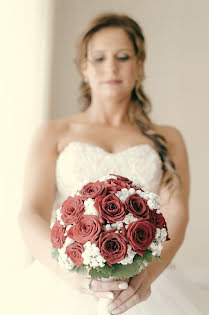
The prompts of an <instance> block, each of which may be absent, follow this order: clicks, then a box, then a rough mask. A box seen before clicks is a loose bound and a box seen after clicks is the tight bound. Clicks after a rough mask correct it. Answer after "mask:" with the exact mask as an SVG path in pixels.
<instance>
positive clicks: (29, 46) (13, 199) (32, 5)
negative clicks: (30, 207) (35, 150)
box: [0, 0, 53, 286]
mask: <svg viewBox="0 0 209 315" xmlns="http://www.w3.org/2000/svg"><path fill="white" fill-rule="evenodd" d="M52 18H53V5H52V2H51V1H50V0H49V1H48V0H47V1H46V0H45V1H42V0H35V1H33V0H32V1H31V0H25V1H24V0H19V1H13V0H7V1H1V3H0V52H1V53H0V69H1V71H0V87H1V91H0V104H1V105H0V106H1V124H0V139H1V155H0V174H1V175H0V178H1V179H0V195H1V212H0V216H1V228H0V235H1V262H0V266H1V268H0V278H1V285H2V286H3V285H4V281H7V280H8V279H9V278H11V279H12V277H13V276H14V275H15V274H17V273H18V272H19V271H20V270H22V269H23V268H24V266H25V265H26V264H27V262H28V261H29V260H30V256H29V255H27V251H26V248H25V247H24V245H23V242H22V241H21V238H20V233H19V229H18V225H17V215H18V212H19V209H20V206H21V201H22V193H23V192H22V188H23V187H22V185H23V173H24V164H25V158H26V154H27V150H28V145H29V143H30V141H31V137H32V135H33V133H34V131H35V129H36V128H37V126H38V125H39V124H40V123H41V122H42V121H43V120H45V119H47V118H48V93H49V91H48V82H49V80H50V56H51V53H50V49H51V31H52Z"/></svg>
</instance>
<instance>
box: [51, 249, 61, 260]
mask: <svg viewBox="0 0 209 315" xmlns="http://www.w3.org/2000/svg"><path fill="white" fill-rule="evenodd" d="M58 255H59V252H58V248H54V247H51V256H52V258H53V259H56V261H58Z"/></svg>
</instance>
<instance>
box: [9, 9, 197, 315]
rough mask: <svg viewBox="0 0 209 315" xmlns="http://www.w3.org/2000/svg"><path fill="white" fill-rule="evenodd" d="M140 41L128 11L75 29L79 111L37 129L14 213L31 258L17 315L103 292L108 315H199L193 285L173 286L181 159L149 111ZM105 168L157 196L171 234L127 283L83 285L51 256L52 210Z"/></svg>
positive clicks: (176, 139)
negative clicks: (79, 76)
mask: <svg viewBox="0 0 209 315" xmlns="http://www.w3.org/2000/svg"><path fill="white" fill-rule="evenodd" d="M144 45H145V43H144V36H143V33H142V30H141V28H140V27H139V25H138V24H137V23H136V22H135V21H134V20H132V19H131V18H130V17H128V16H125V15H117V14H103V15H100V16H98V17H96V18H95V19H94V20H93V21H92V22H91V23H90V25H89V27H88V29H87V30H86V32H85V33H83V34H82V36H81V39H80V42H79V43H78V53H77V57H76V63H77V66H78V68H79V71H80V72H81V74H82V78H83V80H82V84H81V96H82V101H83V104H84V105H85V107H84V110H83V111H81V112H80V113H78V114H76V115H74V116H71V117H67V118H65V119H62V120H58V121H49V122H47V123H45V124H43V125H42V126H41V127H40V128H39V129H38V130H37V133H36V135H35V137H34V139H33V141H32V145H31V150H30V154H29V156H28V160H27V164H26V172H25V184H24V199H23V204H22V209H21V212H20V216H19V223H20V227H21V230H22V235H23V238H24V240H25V242H26V244H27V246H28V247H29V249H30V251H31V253H32V254H33V256H34V257H35V258H36V260H35V262H34V263H33V265H32V266H31V267H30V268H29V269H28V270H27V271H26V272H25V274H24V276H23V277H22V278H21V281H22V283H23V291H21V294H20V295H17V291H16V293H15V295H16V300H17V301H16V304H14V305H15V310H16V311H17V310H18V309H20V310H21V314H24V312H25V313H27V314H51V315H53V314H54V315H55V314H58V312H59V313H61V312H65V313H69V314H83V313H84V314H92V315H93V314H96V304H97V299H98V298H99V297H109V298H112V299H111V302H110V304H109V311H110V312H111V313H112V314H122V313H124V312H127V314H129V315H130V314H167V313H168V312H169V314H175V315H177V314H178V315H180V314H203V313H202V311H200V310H198V300H197V301H195V302H194V301H193V302H194V304H193V303H192V302H191V299H190V300H189V298H190V297H191V296H189V294H193V293H194V295H195V296H197V291H195V292H193V291H192V290H193V289H192V287H191V286H190V287H189V286H188V285H187V282H186V281H184V280H183V277H182V275H181V276H180V278H181V281H179V282H178V274H177V273H176V271H175V270H174V269H173V267H172V265H171V261H172V259H173V257H174V255H175V253H176V252H177V250H178V249H179V247H180V246H181V244H182V242H183V240H184V235H185V231H186V227H187V224H188V217H189V215H188V199H189V166H188V156H187V151H186V147H185V143H184V140H183V137H182V135H181V133H180V131H178V130H177V129H176V128H174V127H171V126H161V125H157V124H155V123H153V122H152V121H151V119H150V118H149V116H148V114H149V111H150V102H149V99H148V97H147V96H146V94H145V92H144V90H143V85H142V82H143V79H144V71H143V66H144V60H145V46H144ZM107 173H115V174H120V175H123V176H126V177H129V178H132V177H133V176H134V177H135V178H136V179H137V180H138V181H140V183H142V185H143V186H144V187H145V189H146V190H150V191H153V192H155V193H158V194H159V195H160V199H161V204H162V209H163V210H162V211H163V214H164V216H165V218H166V220H167V225H168V231H169V236H170V239H171V240H170V241H169V242H166V244H165V245H164V248H163V251H162V259H163V263H159V262H157V261H153V262H152V263H151V264H150V265H149V266H148V267H147V268H146V269H144V270H143V271H142V272H141V273H140V274H138V275H136V276H135V277H133V278H131V279H129V280H127V282H124V281H119V280H117V281H114V280H112V281H110V282H108V283H107V282H103V281H102V280H93V281H91V282H90V280H89V278H88V277H83V276H80V275H77V274H68V273H67V272H65V271H64V269H61V268H60V267H59V265H58V264H57V263H56V262H55V261H53V260H52V258H51V257H50V246H51V244H50V243H51V242H50V221H51V224H52V222H53V220H54V218H52V219H51V217H52V216H53V214H54V210H55V209H56V208H58V206H60V205H61V203H62V202H63V201H64V200H65V199H66V197H67V196H68V195H69V194H70V193H71V191H72V190H73V188H74V186H75V185H76V184H77V183H78V182H79V181H81V180H83V179H85V178H88V179H89V180H96V179H97V178H98V177H101V176H103V175H105V174H107ZM52 209H53V213H52ZM151 289H152V290H151ZM185 290H186V291H187V292H185ZM151 291H152V292H151ZM26 292H27V293H26ZM26 294H27V297H26ZM194 295H193V300H194ZM13 301H14V300H13ZM142 302H143V303H142ZM13 303H14V302H13ZM17 313H18V312H17Z"/></svg>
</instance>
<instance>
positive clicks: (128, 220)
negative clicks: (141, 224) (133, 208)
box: [122, 212, 138, 225]
mask: <svg viewBox="0 0 209 315" xmlns="http://www.w3.org/2000/svg"><path fill="white" fill-rule="evenodd" d="M137 220H138V219H137V218H135V217H134V216H133V214H132V213H130V212H129V213H128V214H127V215H126V216H125V218H124V219H123V221H122V222H124V223H125V224H127V225H128V224H130V223H132V222H135V221H137Z"/></svg>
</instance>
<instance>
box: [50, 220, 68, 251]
mask: <svg viewBox="0 0 209 315" xmlns="http://www.w3.org/2000/svg"><path fill="white" fill-rule="evenodd" d="M64 234H65V227H64V226H63V225H61V224H60V223H59V221H58V220H56V221H55V223H54V225H53V227H52V229H51V242H52V245H53V247H54V248H61V247H62V245H63V244H64V241H65V240H66V237H67V236H65V235H64Z"/></svg>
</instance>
